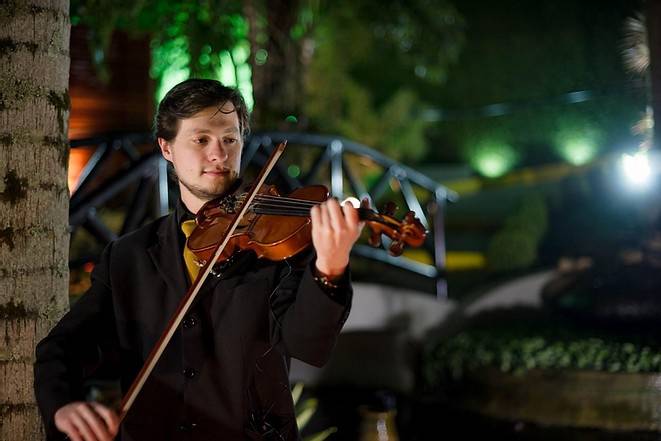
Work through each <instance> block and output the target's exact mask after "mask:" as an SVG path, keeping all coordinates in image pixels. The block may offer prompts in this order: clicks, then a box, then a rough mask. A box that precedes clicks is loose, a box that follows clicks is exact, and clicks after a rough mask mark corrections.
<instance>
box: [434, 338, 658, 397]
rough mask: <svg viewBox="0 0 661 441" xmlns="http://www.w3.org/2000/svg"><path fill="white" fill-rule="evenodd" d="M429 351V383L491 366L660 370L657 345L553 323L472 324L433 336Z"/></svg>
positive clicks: (512, 369)
mask: <svg viewBox="0 0 661 441" xmlns="http://www.w3.org/2000/svg"><path fill="white" fill-rule="evenodd" d="M424 357H425V358H424V373H423V374H424V378H425V381H426V383H427V385H429V386H430V387H437V386H439V385H440V384H442V383H443V382H444V381H446V380H457V379H460V378H462V376H464V375H465V374H466V373H467V372H472V371H475V370H477V369H480V368H486V367H492V368H497V369H500V370H501V371H503V372H513V373H523V372H525V371H527V370H530V369H571V370H591V371H604V372H661V348H659V347H657V346H653V345H651V344H649V343H647V342H642V341H622V340H613V339H608V338H604V337H600V336H595V335H592V334H590V333H588V332H584V331H583V332H581V331H573V332H572V331H571V330H568V329H566V328H559V327H557V326H552V325H549V326H546V327H540V326H535V325H519V326H508V327H504V328H496V329H473V330H468V331H464V332H461V333H459V334H456V335H454V336H452V337H450V338H448V339H447V340H443V341H436V342H434V343H433V344H431V345H430V346H429V348H428V350H427V351H426V352H425V355H424Z"/></svg>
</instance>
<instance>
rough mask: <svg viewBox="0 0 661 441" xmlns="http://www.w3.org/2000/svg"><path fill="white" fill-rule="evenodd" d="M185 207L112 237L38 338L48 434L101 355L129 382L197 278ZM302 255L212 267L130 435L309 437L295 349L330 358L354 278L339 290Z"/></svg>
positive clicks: (128, 438)
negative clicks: (293, 390)
mask: <svg viewBox="0 0 661 441" xmlns="http://www.w3.org/2000/svg"><path fill="white" fill-rule="evenodd" d="M183 211H184V208H183V207H182V206H181V204H180V205H179V206H178V207H177V209H176V210H175V212H174V213H173V214H171V215H169V216H166V217H164V218H161V219H159V220H157V221H155V222H154V223H152V224H149V225H147V226H145V227H143V228H141V229H139V230H137V231H135V232H133V233H131V234H128V235H126V236H124V237H122V238H120V239H118V240H117V241H115V242H113V243H111V244H110V245H109V246H108V247H107V248H106V250H105V251H104V253H103V255H102V257H101V259H100V261H99V263H98V264H97V265H96V267H95V268H94V271H93V273H92V286H91V288H90V289H89V291H88V292H87V293H86V294H84V295H83V296H82V297H81V298H80V300H78V301H77V302H76V303H75V304H74V305H73V306H72V308H71V310H70V311H69V312H68V313H67V314H66V315H65V316H64V317H63V318H62V320H61V321H60V322H59V323H58V324H57V325H56V326H55V327H54V328H53V330H52V331H51V332H50V334H49V335H48V336H47V337H46V338H45V339H44V340H42V341H41V342H40V343H39V345H38V346H37V351H36V352H37V354H36V355H37V360H36V363H35V391H36V396H37V401H38V404H39V407H40V410H41V413H42V416H43V418H44V422H45V424H46V431H47V437H48V440H49V441H50V440H59V439H61V438H62V434H60V433H59V432H58V431H57V429H56V428H55V426H54V422H53V416H54V413H55V411H56V410H57V409H59V408H60V407H61V406H63V405H64V404H67V403H69V402H72V401H76V400H81V399H83V379H84V378H85V376H86V374H87V373H88V372H87V370H88V369H89V367H90V366H93V365H97V366H98V365H99V364H100V363H110V365H112V366H114V368H115V369H116V371H117V372H118V374H119V377H120V381H121V386H122V390H123V392H126V390H127V389H128V387H129V386H130V384H131V382H132V380H133V379H134V378H135V376H136V375H137V372H138V371H139V370H140V368H141V367H142V364H143V363H144V361H145V359H146V358H147V356H148V354H149V352H150V351H151V349H152V347H153V346H154V344H155V343H156V341H157V340H158V338H159V337H160V335H161V333H162V332H163V329H164V327H165V325H166V323H167V321H168V320H169V318H170V317H171V316H172V314H173V313H174V311H175V309H176V307H177V305H178V303H179V301H180V299H181V298H182V297H183V295H184V294H185V292H186V290H187V278H186V277H187V276H186V274H185V267H184V264H183V258H182V257H181V256H182V247H183V242H184V238H183V235H182V233H181V232H180V230H179V224H180V221H181V219H182V217H183ZM311 260H312V259H311V256H308V258H307V259H305V260H303V261H302V262H301V261H298V262H296V263H291V262H284V263H280V264H275V263H270V262H265V261H260V260H257V259H255V258H254V255H253V254H252V253H246V254H244V255H242V256H241V257H239V259H238V260H237V262H235V263H234V264H233V265H232V266H231V267H230V268H229V269H227V271H226V272H225V273H224V275H223V276H222V277H221V278H216V277H210V279H208V280H207V281H206V282H205V284H204V286H203V288H202V290H201V291H200V293H199V294H198V299H197V301H196V303H195V304H194V305H193V306H192V308H191V311H190V312H189V314H188V315H187V317H186V318H185V319H184V321H183V323H182V326H180V328H179V329H178V330H177V331H176V333H175V335H174V337H173V338H172V341H171V342H170V344H169V345H168V347H167V348H166V350H165V351H164V353H163V355H162V358H161V360H160V361H159V362H158V364H157V365H156V368H155V369H154V371H153V373H152V375H151V376H150V378H149V379H148V381H147V383H146V384H145V387H144V389H143V391H142V392H141V394H140V395H139V396H138V398H137V400H136V402H135V403H134V405H133V407H132V409H131V410H130V411H129V413H128V415H127V416H126V418H125V420H124V422H123V424H122V427H121V430H120V438H119V439H121V440H122V441H147V440H158V441H167V440H190V441H194V440H195V441H197V440H212V439H214V440H215V439H223V440H233V439H237V440H238V439H276V440H281V439H282V440H289V439H296V438H298V430H297V428H296V422H295V415H294V409H293V404H292V399H291V394H290V389H289V381H288V370H289V359H290V357H295V358H298V359H300V360H302V361H304V362H307V363H310V364H312V365H316V366H320V365H322V364H324V363H325V362H326V360H327V359H328V357H329V356H330V352H331V349H332V348H333V346H334V344H335V341H336V338H337V335H338V333H339V331H340V329H341V327H342V325H343V324H344V322H345V321H346V319H347V316H348V313H349V308H350V303H351V287H350V284H349V282H348V279H347V283H346V284H345V289H343V290H341V291H340V292H337V293H335V294H336V296H335V297H331V296H329V295H328V294H327V293H326V292H324V291H323V290H322V289H321V288H320V286H319V285H318V284H317V282H316V281H315V280H314V278H313V276H312V273H311V263H310V262H311Z"/></svg>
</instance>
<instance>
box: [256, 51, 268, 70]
mask: <svg viewBox="0 0 661 441" xmlns="http://www.w3.org/2000/svg"><path fill="white" fill-rule="evenodd" d="M268 57H269V53H268V52H266V49H259V50H258V51H257V52H255V63H257V65H258V66H261V65H262V64H266V59H267V58H268Z"/></svg>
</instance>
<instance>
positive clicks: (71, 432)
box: [62, 421, 83, 441]
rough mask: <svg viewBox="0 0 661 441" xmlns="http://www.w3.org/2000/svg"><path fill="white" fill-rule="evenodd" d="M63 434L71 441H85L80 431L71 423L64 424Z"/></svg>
mask: <svg viewBox="0 0 661 441" xmlns="http://www.w3.org/2000/svg"><path fill="white" fill-rule="evenodd" d="M62 432H64V433H65V434H66V435H67V439H70V440H71V441H83V439H82V438H81V436H80V434H79V433H78V429H76V426H74V425H73V423H72V422H71V421H67V422H65V423H64V427H63V428H62Z"/></svg>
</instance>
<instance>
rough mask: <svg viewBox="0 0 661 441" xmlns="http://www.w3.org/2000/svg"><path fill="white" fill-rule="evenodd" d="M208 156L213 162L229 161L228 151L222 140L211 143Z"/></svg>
mask: <svg viewBox="0 0 661 441" xmlns="http://www.w3.org/2000/svg"><path fill="white" fill-rule="evenodd" d="M207 156H208V158H209V161H211V162H224V161H227V158H228V154H227V150H226V149H225V147H224V146H223V143H222V141H221V140H218V141H214V142H210V143H209V149H208V153H207Z"/></svg>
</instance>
